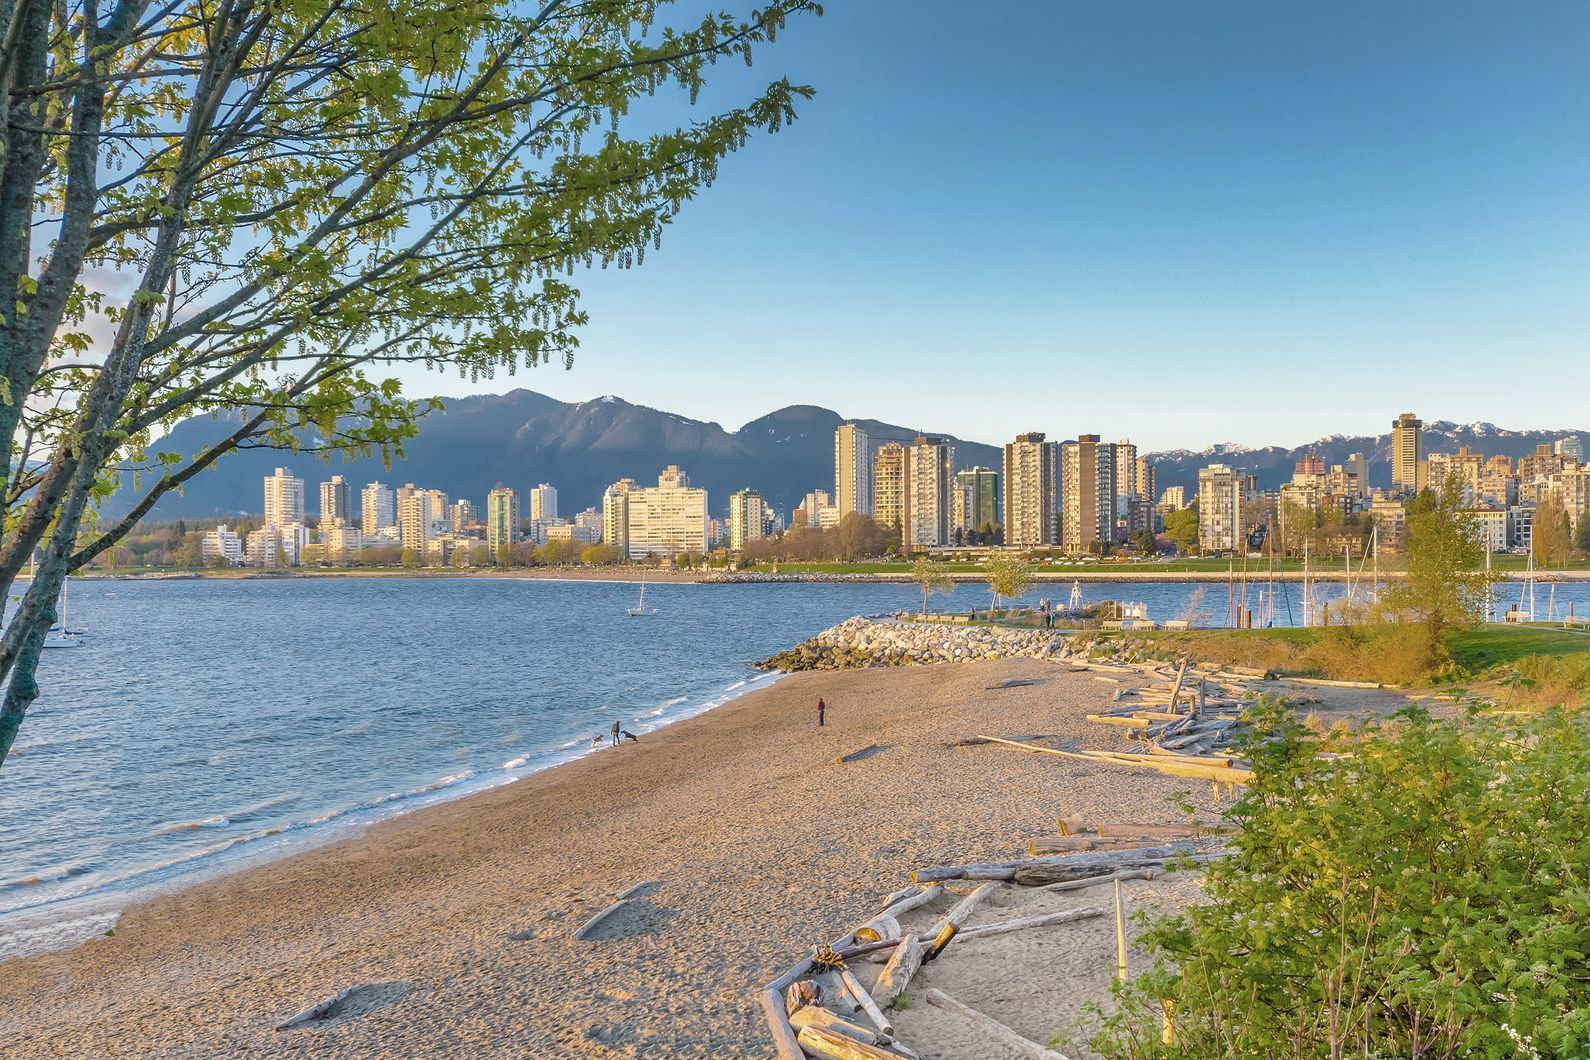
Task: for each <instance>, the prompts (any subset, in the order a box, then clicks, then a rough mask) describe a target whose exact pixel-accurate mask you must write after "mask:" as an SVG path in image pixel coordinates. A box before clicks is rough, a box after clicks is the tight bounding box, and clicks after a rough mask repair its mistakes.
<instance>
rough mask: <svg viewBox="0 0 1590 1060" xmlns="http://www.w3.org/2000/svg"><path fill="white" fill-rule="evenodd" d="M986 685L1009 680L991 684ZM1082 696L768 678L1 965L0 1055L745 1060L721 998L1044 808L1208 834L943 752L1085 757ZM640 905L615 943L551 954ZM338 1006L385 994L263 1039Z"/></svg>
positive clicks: (919, 674)
mask: <svg viewBox="0 0 1590 1060" xmlns="http://www.w3.org/2000/svg"><path fill="white" fill-rule="evenodd" d="M1013 676H1015V677H1027V678H1032V679H1033V680H1034V681H1035V682H1036V683H1035V684H1033V685H1031V686H1026V687H1012V688H1004V689H995V688H993V687H991V686H993V685H995V684H996V683H997V682H998V681H999V680H1002V679H1004V678H1006V677H1013ZM817 695H824V696H826V697H827V698H828V701H829V705H830V713H829V717H828V725H827V726H825V727H824V728H822V729H818V728H816V726H815V725H814V724H813V719H812V718H811V717H809V716H808V715H809V713H810V710H809V708H810V703H811V702H812V701H814V700H815V698H816V696H817ZM1109 697H1110V690H1109V688H1107V687H1106V686H1105V685H1104V684H1103V683H1101V682H1098V681H1096V680H1094V679H1093V678H1092V677H1091V676H1088V675H1079V674H1070V673H1068V672H1066V670H1065V669H1064V668H1062V667H1057V666H1054V665H1052V664H1046V663H1040V662H1035V661H1031V660H992V661H982V662H973V663H957V664H951V665H945V666H934V667H913V668H904V669H891V670H860V671H848V672H845V673H838V674H836V673H822V674H814V673H802V674H795V675H791V676H789V677H787V678H783V679H779V680H777V681H776V682H775V683H774V684H772V685H771V686H762V687H758V688H756V689H755V690H754V691H752V692H751V693H750V694H746V695H742V696H740V697H738V698H736V699H733V700H730V701H729V702H727V703H725V704H723V705H722V706H720V707H717V708H715V709H712V710H708V711H706V712H704V713H700V714H697V715H695V716H693V717H690V718H685V719H682V720H680V721H678V722H677V723H675V724H673V725H670V726H667V727H666V728H664V729H661V730H658V731H657V732H655V733H653V734H651V735H650V736H649V737H647V738H645V739H643V740H642V742H641V743H639V744H633V745H626V746H625V747H624V748H622V749H620V750H619V751H617V752H611V753H608V754H604V755H595V754H592V755H587V756H586V757H583V758H580V759H577V760H574V761H571V762H567V763H564V764H561V765H557V766H554V767H552V768H548V769H545V770H542V771H540V772H538V773H535V774H532V775H530V776H528V777H525V778H523V779H521V780H518V781H515V782H513V783H509V784H505V785H501V786H498V787H495V788H492V789H489V790H486V791H483V792H479V793H476V794H471V795H468V796H465V797H462V798H458V799H452V800H449V801H446V802H443V803H439V804H436V805H433V806H428V807H425V808H420V809H415V810H413V811H412V812H408V813H405V814H403V815H401V816H398V817H394V818H390V819H387V820H383V821H380V822H377V823H374V824H372V825H370V826H369V827H368V828H367V829H366V830H365V831H364V833H363V834H361V835H358V836H355V837H352V838H348V839H343V840H341V841H339V842H336V843H333V844H330V845H326V846H321V847H317V848H316V849H314V850H311V851H308V852H306V853H301V854H297V855H295V856H292V857H290V858H287V859H284V860H279V861H272V862H269V863H267V864H264V865H260V866H256V867H250V868H246V869H244V870H242V871H239V872H235V873H231V874H228V875H225V876H222V877H218V878H214V879H210V880H206V881H203V882H196V883H194V884H192V885H191V886H187V887H184V888H182V889H180V890H177V891H174V892H171V893H167V894H161V895H157V896H154V897H151V898H149V899H148V900H146V901H141V902H139V903H136V904H133V905H129V906H128V907H127V908H126V909H125V910H124V911H123V913H122V917H121V920H120V922H119V923H118V924H117V927H116V929H115V936H114V937H112V938H104V937H101V938H97V939H94V940H92V941H90V942H88V943H85V944H84V945H81V946H78V947H76V948H75V949H71V950H68V951H64V952H58V953H53V954H49V955H46V956H42V957H35V958H28V959H22V960H16V961H11V962H8V963H6V964H5V965H4V974H3V975H0V999H3V1001H0V1033H3V1034H5V1035H6V1037H7V1040H8V1041H9V1042H11V1043H13V1044H14V1047H15V1048H16V1049H18V1050H19V1051H20V1052H22V1053H24V1054H26V1055H29V1056H52V1055H62V1056H67V1055H83V1054H85V1053H87V1054H89V1055H116V1054H134V1055H142V1054H146V1053H148V1052H150V1051H159V1050H172V1049H184V1048H186V1049H190V1050H194V1051H197V1052H201V1053H206V1054H210V1053H216V1052H249V1053H251V1054H262V1055H287V1054H298V1053H300V1052H301V1050H303V1049H305V1048H308V1049H311V1050H312V1051H314V1052H315V1053H316V1055H324V1056H358V1055H367V1054H368V1048H369V1043H370V1042H371V1041H380V1042H382V1043H383V1046H384V1047H385V1048H388V1049H391V1050H393V1051H397V1052H402V1053H404V1054H409V1055H458V1054H460V1053H473V1054H476V1055H524V1054H525V1053H526V1052H527V1051H528V1052H530V1053H531V1054H533V1055H545V1056H570V1057H573V1056H582V1057H583V1056H591V1057H620V1056H622V1057H630V1056H641V1055H671V1054H678V1053H684V1054H692V1053H693V1051H701V1050H704V1049H708V1048H709V1047H710V1048H711V1049H714V1050H716V1051H717V1052H718V1053H719V1055H736V1056H742V1055H743V1056H761V1055H768V1054H769V1052H770V1047H769V1046H768V1043H767V1041H766V1037H765V1033H764V1031H763V1030H762V1027H761V1021H760V1019H759V1018H758V1017H757V1014H756V1012H755V1010H754V1006H752V1005H750V1004H749V1003H748V1001H747V998H748V996H749V991H750V989H751V988H753V987H754V986H755V985H757V984H758V983H760V982H762V981H765V979H766V977H767V975H768V974H769V972H770V971H772V970H773V969H775V968H778V967H782V966H784V965H787V964H788V963H789V960H790V959H791V956H792V954H793V952H794V949H795V948H798V947H799V946H800V945H801V942H799V941H796V940H803V939H805V938H807V937H808V936H809V935H810V934H811V933H812V930H813V927H814V926H822V925H827V926H829V927H833V928H835V929H837V928H838V927H840V926H841V925H843V924H845V923H853V922H854V921H855V918H856V916H857V915H858V914H860V913H861V912H862V911H863V910H864V909H865V908H867V907H868V906H870V905H871V904H873V903H875V902H876V901H877V900H878V898H879V897H880V896H881V895H882V894H884V893H886V892H887V891H888V890H889V889H891V888H892V887H893V886H894V885H895V883H894V881H897V880H898V879H899V878H901V877H902V876H903V875H904V874H906V873H909V871H910V870H911V869H913V868H916V867H919V866H921V865H924V864H942V863H947V862H952V861H957V860H967V859H983V858H997V857H1004V856H1009V855H1010V854H1011V853H1012V851H1014V850H1015V849H1016V848H1017V847H1018V846H1020V845H1021V844H1024V843H1025V840H1026V838H1027V837H1028V836H1030V835H1032V834H1040V833H1046V832H1049V831H1052V829H1053V820H1052V812H1051V811H1053V810H1054V808H1055V806H1056V805H1057V804H1064V805H1066V806H1069V807H1075V808H1077V809H1078V810H1080V811H1083V812H1089V813H1095V814H1107V813H1110V812H1116V811H1117V809H1118V808H1119V807H1121V806H1122V805H1130V806H1132V807H1133V809H1134V810H1135V811H1136V812H1137V813H1138V814H1140V815H1142V816H1145V817H1163V818H1166V819H1169V818H1171V817H1174V815H1175V814H1174V811H1173V810H1172V809H1171V807H1170V803H1169V801H1168V800H1169V799H1170V797H1171V796H1172V795H1173V794H1174V793H1176V792H1178V791H1185V792H1186V793H1187V794H1188V796H1189V797H1190V798H1191V799H1192V800H1193V801H1194V803H1195V804H1196V805H1198V806H1199V807H1200V812H1203V813H1208V812H1212V807H1211V806H1207V805H1204V804H1205V803H1208V802H1209V800H1210V795H1209V792H1208V790H1207V788H1206V787H1205V786H1203V785H1202V784H1201V783H1188V782H1182V781H1176V780H1174V779H1172V778H1167V777H1160V776H1158V775H1155V776H1151V777H1144V776H1139V775H1136V774H1132V775H1122V774H1120V773H1117V772H1114V771H1100V770H1098V769H1096V768H1092V767H1089V766H1086V765H1085V764H1081V763H1077V764H1072V763H1066V764H1057V763H1055V762H1052V761H1047V760H1046V759H1047V758H1048V756H1032V755H1019V754H1005V753H1002V752H1000V751H998V750H997V749H990V748H986V747H964V746H957V742H958V741H959V740H961V739H964V738H965V737H967V736H970V735H973V734H976V733H978V732H984V731H991V732H996V733H1005V734H1021V733H1030V732H1061V733H1064V734H1065V735H1067V736H1068V737H1072V738H1074V739H1076V740H1077V741H1078V743H1079V745H1081V746H1090V745H1092V744H1099V745H1100V746H1103V745H1104V744H1106V743H1110V744H1113V742H1114V740H1115V734H1113V733H1099V732H1097V731H1094V730H1097V729H1098V728H1099V727H1098V726H1088V725H1087V724H1086V723H1085V721H1084V720H1083V718H1084V716H1085V714H1086V713H1087V712H1089V711H1090V710H1097V709H1099V708H1100V707H1101V706H1103V705H1104V704H1107V703H1108V702H1109V701H1110V699H1109ZM868 744H876V745H877V746H878V747H879V748H880V750H879V751H878V752H877V753H876V754H875V755H873V756H871V757H869V758H866V759H864V760H862V761H857V762H853V763H851V764H848V765H839V764H837V762H836V758H837V756H839V755H841V754H844V753H848V752H851V751H854V750H856V749H857V748H860V747H863V746H866V745H868ZM1040 793H1041V797H1039V795H1040ZM645 881H655V882H657V885H658V886H657V891H656V894H655V896H654V897H652V898H649V899H648V900H647V903H646V904H645V914H646V915H645V917H644V918H643V919H642V920H641V921H639V922H637V923H635V924H632V925H630V927H629V928H628V929H626V930H625V931H624V932H623V933H622V935H621V937H616V938H612V939H608V940H606V941H602V942H599V943H579V942H574V941H572V940H571V939H570V938H569V934H570V932H571V931H572V928H573V926H574V925H575V924H578V923H580V922H582V921H583V920H584V919H586V918H587V917H588V916H590V915H591V914H592V913H594V912H595V911H597V910H598V909H600V908H602V907H603V906H605V905H606V904H607V903H609V902H610V901H612V898H613V897H614V896H615V895H616V894H617V893H619V892H621V891H623V890H624V889H626V888H629V887H631V886H633V885H635V884H638V883H641V882H645ZM357 984H388V985H394V989H397V987H398V986H401V988H402V989H401V995H402V996H401V997H400V998H399V999H397V1000H396V1001H395V1003H393V1004H391V1005H389V1006H387V1007H383V1008H380V1009H377V1010H375V1011H371V1012H369V1013H368V1014H365V1015H362V1016H361V1017H360V1018H357V1019H351V1020H348V1021H344V1022H334V1023H331V1024H328V1025H326V1026H324V1027H317V1028H315V1029H312V1030H306V1031H302V1032H295V1033H293V1034H283V1033H278V1032H276V1031H275V1030H274V1027H275V1026H276V1024H277V1023H279V1022H281V1020H283V1019H285V1018H286V1017H287V1016H289V1015H291V1014H292V1013H294V1012H297V1011H299V1010H301V1009H303V1008H306V1007H308V1006H309V1005H311V1004H313V1003H315V1002H316V1001H318V1000H321V999H323V998H326V997H329V996H330V995H332V994H334V993H336V992H338V991H339V990H342V989H346V988H348V987H351V986H354V985H357ZM303 1035H313V1036H314V1040H313V1041H312V1042H306V1041H305V1040H303V1037H302V1036H303Z"/></svg>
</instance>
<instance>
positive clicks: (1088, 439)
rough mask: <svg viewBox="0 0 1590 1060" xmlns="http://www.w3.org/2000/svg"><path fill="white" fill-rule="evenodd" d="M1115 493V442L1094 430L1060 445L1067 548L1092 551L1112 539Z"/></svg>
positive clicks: (1063, 531) (1062, 528) (1062, 526)
mask: <svg viewBox="0 0 1590 1060" xmlns="http://www.w3.org/2000/svg"><path fill="white" fill-rule="evenodd" d="M1115 496H1116V490H1115V446H1113V445H1109V444H1107V443H1101V442H1100V441H1099V436H1098V435H1096V434H1081V435H1078V436H1077V439H1076V441H1074V442H1066V443H1065V444H1063V445H1061V446H1060V543H1061V544H1062V545H1063V546H1065V549H1066V551H1067V552H1071V553H1074V554H1081V553H1087V552H1094V551H1098V550H1099V549H1100V548H1102V547H1103V546H1104V545H1106V544H1109V543H1110V542H1112V541H1114V540H1115ZM1006 535H1007V536H1006V538H1005V540H1007V541H1008V540H1010V538H1009V531H1008V530H1007V531H1006Z"/></svg>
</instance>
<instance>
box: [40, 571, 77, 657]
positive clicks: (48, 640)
mask: <svg viewBox="0 0 1590 1060" xmlns="http://www.w3.org/2000/svg"><path fill="white" fill-rule="evenodd" d="M86 632H87V630H82V629H73V628H72V627H71V626H70V625H68V624H67V621H66V583H65V582H64V581H63V582H62V583H61V621H60V624H59V625H54V626H51V627H50V628H49V630H48V631H47V632H45V634H44V643H43V644H41V645H40V647H41V648H76V647H79V646H80V645H81V644H82V643H83V642H82V641H81V640H79V639H78V638H79V637H81V636H82V635H83V634H84V633H86Z"/></svg>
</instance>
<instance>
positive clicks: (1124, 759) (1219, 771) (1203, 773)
mask: <svg viewBox="0 0 1590 1060" xmlns="http://www.w3.org/2000/svg"><path fill="white" fill-rule="evenodd" d="M988 739H990V740H992V741H993V742H994V743H999V744H1007V745H1009V746H1011V747H1019V748H1021V749H1022V750H1024V751H1035V752H1037V753H1039V754H1050V755H1060V756H1061V757H1064V758H1076V759H1080V760H1082V761H1085V762H1114V763H1118V764H1120V765H1124V766H1135V767H1137V768H1140V769H1153V770H1155V771H1157V772H1160V773H1168V774H1170V775H1171V776H1176V777H1186V778H1192V779H1198V780H1219V781H1222V782H1224V783H1227V784H1246V783H1247V782H1248V781H1250V780H1252V779H1253V774H1252V772H1251V771H1249V770H1246V769H1236V768H1233V767H1231V766H1229V765H1226V766H1214V765H1208V764H1206V763H1203V762H1196V761H1183V760H1181V757H1180V756H1175V755H1139V754H1130V753H1128V752H1124V751H1062V750H1060V749H1058V748H1055V747H1035V746H1033V745H1032V744H1029V743H1021V742H1019V741H1017V740H1002V739H1000V738H999V737H997V736H990V737H988ZM941 878H942V877H941ZM918 882H920V881H918Z"/></svg>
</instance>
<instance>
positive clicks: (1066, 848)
mask: <svg viewBox="0 0 1590 1060" xmlns="http://www.w3.org/2000/svg"><path fill="white" fill-rule="evenodd" d="M1154 842H1155V840H1153V839H1134V838H1132V837H1129V836H1092V835H1063V836H1043V837H1041V838H1038V839H1031V840H1028V841H1027V856H1028V857H1034V858H1039V857H1043V856H1045V855H1049V854H1076V853H1081V852H1084V851H1089V850H1128V849H1130V848H1132V847H1146V846H1152V845H1153V844H1154Z"/></svg>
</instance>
